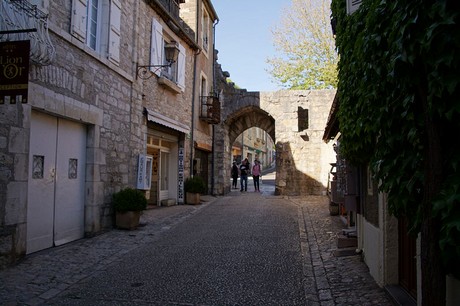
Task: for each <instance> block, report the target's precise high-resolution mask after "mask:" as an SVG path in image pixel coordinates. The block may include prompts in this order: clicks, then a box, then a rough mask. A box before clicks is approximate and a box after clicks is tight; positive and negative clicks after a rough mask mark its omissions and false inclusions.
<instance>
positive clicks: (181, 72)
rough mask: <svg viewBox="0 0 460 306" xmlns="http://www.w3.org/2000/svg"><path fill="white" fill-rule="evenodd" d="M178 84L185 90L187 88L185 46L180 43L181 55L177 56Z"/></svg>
mask: <svg viewBox="0 0 460 306" xmlns="http://www.w3.org/2000/svg"><path fill="white" fill-rule="evenodd" d="M177 69H178V74H177V85H179V87H180V89H182V91H184V89H185V48H184V46H183V45H181V44H179V56H178V58H177Z"/></svg>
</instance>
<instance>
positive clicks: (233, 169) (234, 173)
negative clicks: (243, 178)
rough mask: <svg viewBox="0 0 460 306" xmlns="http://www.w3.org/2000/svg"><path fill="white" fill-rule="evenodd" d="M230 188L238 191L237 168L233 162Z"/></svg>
mask: <svg viewBox="0 0 460 306" xmlns="http://www.w3.org/2000/svg"><path fill="white" fill-rule="evenodd" d="M232 180H233V181H232V188H233V189H238V187H237V183H238V166H237V165H236V161H234V162H233V166H232Z"/></svg>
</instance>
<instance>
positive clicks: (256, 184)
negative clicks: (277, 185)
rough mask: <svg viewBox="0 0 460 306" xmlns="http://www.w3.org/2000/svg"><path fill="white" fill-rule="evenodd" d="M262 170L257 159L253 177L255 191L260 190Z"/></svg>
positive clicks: (253, 167)
mask: <svg viewBox="0 0 460 306" xmlns="http://www.w3.org/2000/svg"><path fill="white" fill-rule="evenodd" d="M261 172H262V168H261V166H260V162H259V161H258V160H257V159H256V160H255V161H254V166H252V178H253V179H254V188H255V190H254V192H260V184H259V178H260V174H261Z"/></svg>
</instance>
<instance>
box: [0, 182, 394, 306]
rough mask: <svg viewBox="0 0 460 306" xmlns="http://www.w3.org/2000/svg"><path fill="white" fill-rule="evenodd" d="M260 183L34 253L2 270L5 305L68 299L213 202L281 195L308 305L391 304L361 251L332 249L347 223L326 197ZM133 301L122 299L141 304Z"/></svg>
mask: <svg viewBox="0 0 460 306" xmlns="http://www.w3.org/2000/svg"><path fill="white" fill-rule="evenodd" d="M261 189H262V194H258V193H250V192H248V193H240V192H239V191H232V192H231V193H230V194H229V195H228V196H226V197H219V198H214V197H209V196H208V197H205V199H206V202H204V203H202V204H201V205H196V206H191V205H178V206H172V207H159V208H154V209H151V210H148V211H146V212H145V213H144V214H143V216H142V219H141V221H142V222H143V224H144V225H145V226H143V227H141V228H139V229H138V230H136V231H121V230H112V231H109V232H106V233H104V234H101V235H99V236H97V237H94V238H90V239H81V240H79V241H75V242H72V243H69V244H66V245H64V246H60V247H56V248H52V249H48V250H44V251H41V252H37V253H34V254H31V255H28V256H27V257H26V258H25V259H24V260H23V261H22V262H21V263H19V264H17V265H16V266H14V267H12V268H9V269H6V270H3V271H0V305H49V304H53V305H64V304H61V303H60V302H59V301H64V300H60V299H59V297H60V295H62V293H64V292H66V291H69V290H71V289H72V288H75V287H81V286H82V285H83V284H85V283H88V282H89V281H91V280H94V279H96V278H98V277H100V276H101V273H106V271H109V270H110V269H111V267H114V266H116V265H117V264H119V263H120V262H121V259H122V258H123V257H124V256H126V254H128V253H131V252H136V251H138V250H139V249H140V248H142V247H143V246H145V245H147V244H154V243H155V241H157V240H158V239H160V238H161V237H162V235H165V234H167V233H169V232H170V231H171V230H173V229H174V228H175V227H177V226H178V225H179V224H181V223H183V222H187V219H189V218H194V215H196V214H197V213H198V212H200V211H201V212H205V211H206V210H207V209H208V208H211V207H209V206H210V205H214V204H216V205H218V204H219V203H220V202H219V201H242V200H249V201H251V202H253V203H260V202H263V201H264V200H265V201H271V203H273V201H274V202H276V201H277V200H279V201H280V203H281V202H282V203H286V202H289V203H291V204H292V205H294V206H296V207H297V217H298V228H299V238H296V239H298V240H299V241H300V244H301V246H300V250H301V251H302V256H301V257H302V258H303V271H302V274H303V277H304V279H303V284H304V285H303V287H304V289H303V290H304V292H305V298H304V299H303V300H304V301H306V302H305V305H319V306H328V305H392V303H391V302H390V300H389V298H388V297H387V296H386V294H385V293H384V291H383V290H382V289H381V288H379V287H378V286H377V285H376V284H375V282H374V280H373V279H372V277H371V276H370V275H369V273H368V270H367V267H366V266H365V264H364V263H363V262H362V261H361V260H360V256H359V255H353V256H348V257H335V256H334V253H333V251H334V250H335V249H336V235H337V233H339V232H340V229H341V228H342V227H343V226H342V223H341V221H340V220H339V219H338V217H332V216H330V215H329V212H328V209H327V203H328V202H327V198H326V197H276V196H273V195H272V186H269V185H267V184H262V185H261ZM229 198H231V200H229ZM282 203H281V204H282ZM99 302H100V301H99ZM131 302H132V303H131ZM131 302H126V303H120V304H119V305H131V304H132V305H134V304H135V305H141V304H139V303H134V301H131ZM262 304H263V303H260V305H262ZM75 305H76V304H75ZM81 305H84V304H81ZM98 305H111V304H109V303H105V304H104V303H101V302H100V303H98ZM142 305H144V304H142ZM155 305H157V304H155ZM158 305H159V304H158ZM168 305H171V304H168ZM174 305H179V304H174ZM180 305H185V304H180ZM187 305H191V304H187ZM200 305H204V304H200ZM207 305H209V304H207ZM215 305H221V304H215Z"/></svg>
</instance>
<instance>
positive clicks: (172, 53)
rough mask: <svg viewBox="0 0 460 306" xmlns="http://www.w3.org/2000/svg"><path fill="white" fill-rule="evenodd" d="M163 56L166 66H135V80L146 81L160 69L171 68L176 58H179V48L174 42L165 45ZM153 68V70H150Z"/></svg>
mask: <svg viewBox="0 0 460 306" xmlns="http://www.w3.org/2000/svg"><path fill="white" fill-rule="evenodd" d="M164 54H165V59H166V62H167V64H164V65H142V66H141V65H138V64H136V71H137V75H136V78H137V77H139V78H141V79H143V80H147V79H149V78H151V77H152V76H153V75H154V74H155V73H157V72H158V71H159V70H160V69H163V68H166V67H171V65H172V64H173V63H175V62H176V61H177V57H178V56H179V47H178V46H177V43H176V42H175V41H173V42H170V43H167V44H165V47H164ZM151 68H154V69H151Z"/></svg>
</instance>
